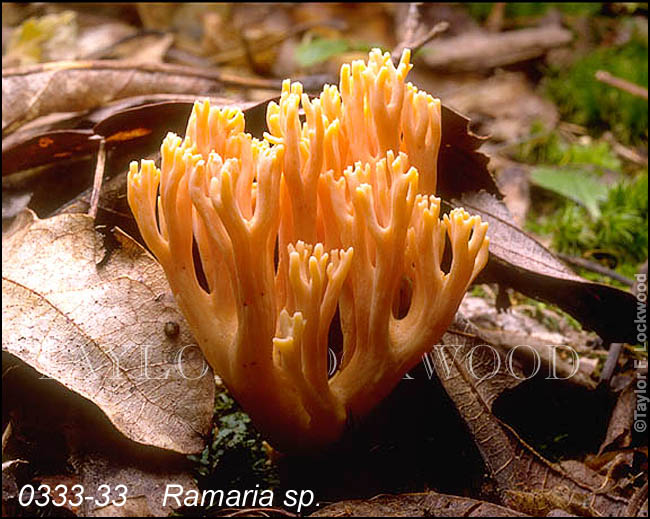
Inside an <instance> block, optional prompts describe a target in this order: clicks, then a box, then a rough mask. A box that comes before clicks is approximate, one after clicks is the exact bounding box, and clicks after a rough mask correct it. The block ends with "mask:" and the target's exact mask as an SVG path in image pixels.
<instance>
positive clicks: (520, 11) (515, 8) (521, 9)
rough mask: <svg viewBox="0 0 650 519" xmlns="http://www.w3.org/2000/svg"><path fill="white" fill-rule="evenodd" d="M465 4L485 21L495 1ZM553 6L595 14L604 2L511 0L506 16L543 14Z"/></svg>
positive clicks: (565, 11) (474, 16)
mask: <svg viewBox="0 0 650 519" xmlns="http://www.w3.org/2000/svg"><path fill="white" fill-rule="evenodd" d="M465 5H467V9H468V10H469V13H470V15H471V16H472V17H473V18H475V19H477V20H479V21H484V20H485V19H487V17H488V16H489V14H490V12H491V11H492V8H493V6H494V3H493V2H485V3H480V2H478V3H475V2H469V3H467V4H465ZM551 8H555V9H558V10H559V11H560V12H562V13H565V14H569V15H579V14H582V15H594V14H597V13H599V12H600V11H601V9H602V2H509V3H507V4H506V12H505V15H506V18H519V17H526V16H541V15H543V14H546V13H547V12H548V10H549V9H551Z"/></svg>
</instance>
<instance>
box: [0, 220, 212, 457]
mask: <svg viewBox="0 0 650 519" xmlns="http://www.w3.org/2000/svg"><path fill="white" fill-rule="evenodd" d="M18 219H19V220H20V222H17V223H16V227H15V229H14V230H13V231H10V233H9V235H8V237H6V238H5V239H3V243H2V324H3V334H2V348H3V350H6V351H8V352H9V353H11V354H13V355H15V356H16V357H18V358H20V359H21V360H23V361H24V362H26V363H27V364H29V365H31V366H32V367H33V368H35V369H36V370H37V371H39V372H40V373H42V374H44V375H46V376H48V377H51V378H54V379H56V380H58V381H59V382H61V383H62V384H64V385H65V386H66V387H68V388H69V389H71V390H73V391H75V392H77V393H79V394H81V395H82V396H84V397H86V398H87V399H89V400H91V401H92V402H94V403H95V404H96V405H97V406H98V407H99V408H100V409H101V410H102V411H103V412H104V413H105V414H106V415H107V416H108V417H109V419H110V420H111V421H112V422H113V424H114V425H115V426H116V427H117V429H118V430H120V431H121V432H122V433H123V434H125V435H126V436H127V437H129V438H130V439H132V440H135V441H137V442H140V443H143V444H148V445H153V446H157V447H161V448H165V449H170V450H173V451H176V452H180V453H192V452H198V451H200V450H201V449H202V448H203V436H204V435H205V434H206V433H207V432H208V430H209V427H210V422H211V417H212V406H213V399H214V380H213V377H212V372H211V371H210V369H209V368H208V366H207V364H206V363H205V362H204V359H203V356H202V355H201V354H200V351H199V349H198V347H196V346H195V344H194V339H193V338H192V335H191V333H190V331H189V329H188V328H187V325H186V324H185V321H184V319H183V317H182V315H181V313H180V312H179V310H178V309H177V307H176V304H175V303H174V301H173V298H172V297H171V294H170V293H169V288H168V285H167V282H166V280H165V276H164V274H163V272H162V270H161V269H160V267H159V266H158V264H157V263H156V262H155V261H154V259H153V258H152V257H151V256H150V255H149V254H147V253H146V252H145V251H144V249H143V248H142V247H140V246H139V245H138V244H137V243H135V242H134V241H133V240H131V238H129V237H127V236H126V235H124V234H123V233H121V232H119V231H118V232H116V238H117V239H118V242H120V247H119V248H117V249H116V250H114V251H112V252H111V253H106V252H105V251H104V248H103V246H102V240H101V237H100V236H99V235H98V234H97V233H96V231H95V229H94V222H93V220H92V219H91V218H90V217H88V216H86V215H74V214H64V215H59V216H56V217H53V218H50V219H47V220H39V219H38V218H37V217H36V216H35V215H34V213H32V212H31V211H30V212H26V213H22V214H21V215H19V217H18ZM168 322H175V323H177V324H178V325H179V334H178V335H177V336H175V337H168V336H167V335H166V334H165V324H166V323H168Z"/></svg>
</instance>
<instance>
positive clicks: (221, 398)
mask: <svg viewBox="0 0 650 519" xmlns="http://www.w3.org/2000/svg"><path fill="white" fill-rule="evenodd" d="M214 410H215V426H214V428H213V429H212V432H211V438H210V441H209V442H208V445H207V446H206V448H205V449H204V450H203V452H202V453H201V455H200V456H190V459H191V460H192V461H194V462H195V463H196V470H197V472H198V474H199V484H200V486H201V487H203V488H255V485H256V484H259V485H260V488H275V487H277V485H278V484H279V480H278V475H277V473H276V470H275V468H274V467H273V466H272V465H271V463H270V461H269V459H268V456H267V453H266V449H265V448H264V445H263V441H262V438H261V436H260V435H259V433H258V432H257V431H256V430H255V429H254V428H253V426H252V424H251V419H250V418H249V416H248V415H247V414H246V413H244V412H243V411H242V410H241V408H240V407H239V405H238V404H237V403H236V402H235V400H234V399H233V398H232V397H231V396H230V394H229V393H228V391H227V390H226V389H222V390H221V391H219V392H218V393H217V396H216V401H215V408H214Z"/></svg>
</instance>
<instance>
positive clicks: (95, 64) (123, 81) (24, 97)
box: [2, 61, 222, 134]
mask: <svg viewBox="0 0 650 519" xmlns="http://www.w3.org/2000/svg"><path fill="white" fill-rule="evenodd" d="M210 72H211V73H208V72H206V71H203V70H201V69H198V70H195V69H192V68H191V67H181V66H174V65H164V64H153V65H142V64H131V63H124V62H119V61H103V62H102V61H61V62H52V63H46V64H43V65H35V66H31V67H20V68H15V69H5V70H3V71H2V132H3V134H4V133H5V132H10V131H12V130H14V129H15V128H17V127H19V126H20V125H22V124H24V123H26V122H27V121H31V120H32V119H35V118H36V117H39V116H41V115H45V114H49V113H54V112H77V111H81V110H90V109H93V108H97V107H98V106H102V105H104V104H106V103H108V102H109V101H113V100H116V99H121V98H124V97H130V96H136V95H142V94H147V93H148V94H151V93H156V92H166V93H178V94H187V93H196V94H205V93H207V92H210V91H215V90H217V89H219V88H220V87H221V85H222V83H221V81H220V79H219V77H218V74H216V73H214V71H210Z"/></svg>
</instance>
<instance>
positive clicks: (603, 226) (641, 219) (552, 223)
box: [526, 170, 648, 282]
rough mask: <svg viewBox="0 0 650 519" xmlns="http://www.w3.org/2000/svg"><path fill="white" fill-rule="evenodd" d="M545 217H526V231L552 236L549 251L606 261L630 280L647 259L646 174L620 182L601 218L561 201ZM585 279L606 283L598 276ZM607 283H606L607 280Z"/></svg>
mask: <svg viewBox="0 0 650 519" xmlns="http://www.w3.org/2000/svg"><path fill="white" fill-rule="evenodd" d="M555 207H556V209H555V210H552V211H550V212H548V213H547V214H536V213H535V212H532V213H531V214H530V215H529V219H528V221H527V224H526V227H527V229H528V230H530V231H532V232H534V233H536V234H540V235H550V236H552V247H553V249H555V250H556V251H558V252H563V253H566V254H571V255H574V256H589V255H592V254H594V255H595V257H599V256H600V257H606V258H609V259H610V260H612V261H613V264H611V265H609V266H610V267H613V268H615V269H616V270H617V271H618V272H620V273H621V274H623V275H625V276H628V277H633V275H634V272H635V271H636V268H637V267H638V265H639V263H642V262H643V261H644V260H645V259H646V258H647V256H648V172H647V170H644V171H643V172H640V173H639V174H638V175H637V176H636V178H635V179H623V180H621V181H620V182H618V183H617V184H615V185H614V186H613V187H611V188H610V189H609V190H608V192H607V197H606V198H605V200H604V201H603V202H601V204H600V216H599V217H598V218H592V217H590V215H589V213H588V212H587V210H586V209H584V208H583V207H581V206H579V205H577V204H575V203H573V202H571V201H569V200H564V199H558V200H557V201H556V206H555ZM585 277H589V278H591V279H595V280H598V281H605V280H604V279H603V278H601V277H600V276H597V275H594V274H593V273H592V274H587V275H585ZM606 281H607V282H610V281H609V280H606Z"/></svg>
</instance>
